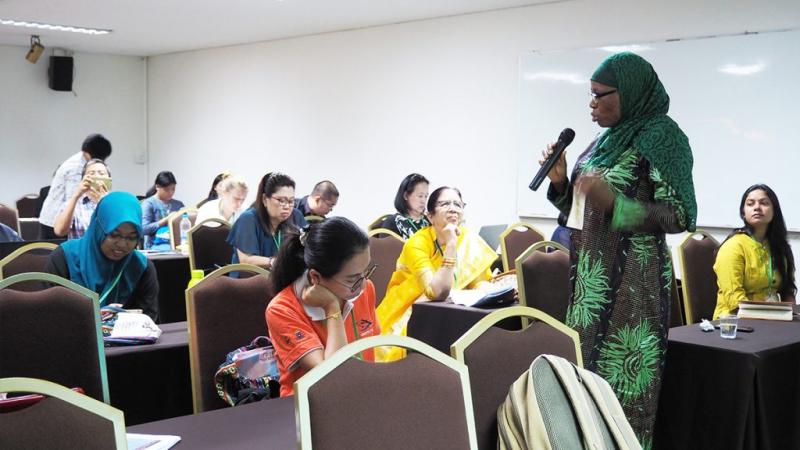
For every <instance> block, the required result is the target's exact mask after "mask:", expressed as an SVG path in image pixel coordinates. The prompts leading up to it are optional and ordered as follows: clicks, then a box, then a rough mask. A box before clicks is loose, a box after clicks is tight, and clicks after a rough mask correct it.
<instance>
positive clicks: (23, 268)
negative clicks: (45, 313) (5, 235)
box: [0, 242, 58, 291]
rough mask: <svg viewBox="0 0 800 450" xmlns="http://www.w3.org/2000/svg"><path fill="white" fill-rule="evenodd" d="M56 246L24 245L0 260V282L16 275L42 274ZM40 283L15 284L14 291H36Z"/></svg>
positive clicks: (49, 243) (46, 243)
mask: <svg viewBox="0 0 800 450" xmlns="http://www.w3.org/2000/svg"><path fill="white" fill-rule="evenodd" d="M57 247H58V245H56V244H53V243H52V242H33V243H30V244H26V245H24V246H22V247H20V248H18V249H16V250H14V251H13V252H11V254H10V255H8V256H6V257H5V258H3V259H0V280H2V279H4V278H8V277H11V276H14V275H17V274H21V273H27V272H44V268H45V266H46V265H47V260H48V259H49V258H50V253H53V250H55V249H56V248H57ZM41 287H42V286H41V283H39V282H37V281H27V282H22V283H17V284H16V285H15V286H14V289H16V290H18V291H38V290H40V289H41Z"/></svg>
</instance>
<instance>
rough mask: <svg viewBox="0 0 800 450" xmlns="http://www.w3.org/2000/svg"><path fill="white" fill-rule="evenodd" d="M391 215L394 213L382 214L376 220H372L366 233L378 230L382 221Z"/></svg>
mask: <svg viewBox="0 0 800 450" xmlns="http://www.w3.org/2000/svg"><path fill="white" fill-rule="evenodd" d="M392 215H394V213H389V214H384V215H382V216H380V217H378V218H377V219H375V220H373V221H372V223H370V224H369V226H368V227H367V231H371V230H374V229H375V228H380V227H381V224H382V223H383V221H384V220H386V219H387V218H388V217H389V216H392Z"/></svg>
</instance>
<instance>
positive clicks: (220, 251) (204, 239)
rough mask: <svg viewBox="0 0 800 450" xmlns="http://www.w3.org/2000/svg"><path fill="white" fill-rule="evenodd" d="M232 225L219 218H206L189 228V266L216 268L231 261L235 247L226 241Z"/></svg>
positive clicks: (192, 267) (192, 268) (209, 269)
mask: <svg viewBox="0 0 800 450" xmlns="http://www.w3.org/2000/svg"><path fill="white" fill-rule="evenodd" d="M230 231H231V225H230V224H229V223H228V222H226V221H224V220H222V219H218V218H211V219H206V220H204V221H202V222H200V223H198V224H196V225H195V226H193V227H192V228H191V229H190V230H189V234H188V240H189V267H190V268H191V270H196V269H202V270H204V271H211V270H215V269H217V268H219V267H222V266H226V265H228V264H229V263H230V262H231V253H233V247H231V245H230V244H228V242H227V241H226V239H227V238H228V233H230Z"/></svg>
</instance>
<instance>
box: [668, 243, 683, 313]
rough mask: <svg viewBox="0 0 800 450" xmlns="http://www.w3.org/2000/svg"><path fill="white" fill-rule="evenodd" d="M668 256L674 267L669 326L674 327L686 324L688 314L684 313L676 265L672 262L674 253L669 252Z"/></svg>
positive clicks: (670, 290)
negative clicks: (676, 275)
mask: <svg viewBox="0 0 800 450" xmlns="http://www.w3.org/2000/svg"><path fill="white" fill-rule="evenodd" d="M667 257H668V258H669V259H670V268H672V282H671V283H670V285H669V296H670V299H669V305H670V306H669V327H670V328H673V327H680V326H683V325H686V316H685V315H684V311H683V303H682V302H681V296H680V293H679V292H678V280H677V279H676V278H675V265H674V264H672V254H671V253H669V254H668V255H667Z"/></svg>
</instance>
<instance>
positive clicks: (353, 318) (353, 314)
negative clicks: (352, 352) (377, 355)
mask: <svg viewBox="0 0 800 450" xmlns="http://www.w3.org/2000/svg"><path fill="white" fill-rule="evenodd" d="M350 323H352V324H353V336H355V337H356V339H355V340H356V341H357V340H359V339H361V335H360V334H359V333H358V327H357V326H356V309H355V307H353V309H352V310H351V311H350ZM357 358H358V359H360V360H362V361H363V360H364V355H363V353H362V352H358V356H357Z"/></svg>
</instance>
